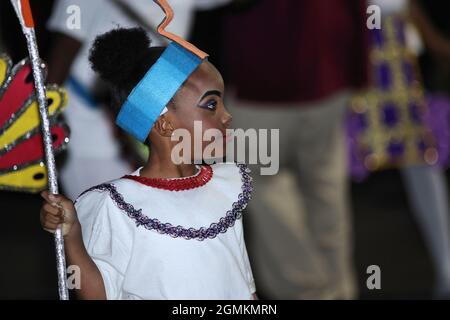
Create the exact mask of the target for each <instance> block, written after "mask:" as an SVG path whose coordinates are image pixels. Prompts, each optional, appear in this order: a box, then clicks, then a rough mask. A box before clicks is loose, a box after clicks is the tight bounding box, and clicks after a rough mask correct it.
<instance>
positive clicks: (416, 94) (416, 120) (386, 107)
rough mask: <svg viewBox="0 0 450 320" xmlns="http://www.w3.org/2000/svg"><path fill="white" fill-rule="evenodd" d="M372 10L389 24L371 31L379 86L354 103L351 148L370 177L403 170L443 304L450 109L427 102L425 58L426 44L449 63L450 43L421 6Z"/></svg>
mask: <svg viewBox="0 0 450 320" xmlns="http://www.w3.org/2000/svg"><path fill="white" fill-rule="evenodd" d="M369 4H370V5H377V6H378V7H379V8H380V12H381V24H380V27H379V28H373V29H372V30H370V36H371V37H370V39H371V42H370V48H371V51H370V62H371V68H370V80H371V81H370V85H371V86H370V87H369V89H368V90H365V91H364V92H362V93H361V94H358V95H356V96H355V97H354V99H353V101H352V110H353V113H352V117H353V118H352V119H354V122H353V125H351V126H350V127H349V128H350V131H349V132H350V141H356V142H351V143H350V144H349V145H350V152H351V159H352V160H353V159H358V158H359V159H360V161H361V168H366V169H368V171H376V170H383V169H384V168H390V167H397V168H399V169H400V172H401V175H402V178H403V182H404V185H405V189H406V192H407V195H408V198H409V202H410V205H411V209H412V212H413V214H414V215H415V218H416V221H417V224H418V227H419V229H420V231H421V232H422V235H423V237H424V240H425V244H426V246H427V248H428V250H429V252H430V253H431V258H432V262H433V265H434V268H435V288H434V289H435V297H436V298H442V297H448V296H449V294H450V232H449V231H450V229H449V228H450V224H449V203H448V191H447V182H446V179H445V173H444V170H443V168H442V166H447V165H448V157H449V148H450V145H449V144H450V142H449V141H445V140H448V133H446V132H448V131H449V123H448V120H444V122H442V118H446V117H448V112H449V105H448V104H442V102H439V103H438V104H436V99H434V98H430V97H426V95H425V93H424V88H423V84H422V81H421V77H420V71H419V69H418V63H417V55H418V54H419V53H420V52H421V51H423V44H425V46H426V47H427V48H428V49H429V50H430V51H431V52H432V53H433V54H436V56H441V57H442V56H443V55H445V51H446V48H448V47H449V45H450V42H449V40H448V39H445V37H444V36H442V35H441V34H439V33H438V32H437V31H436V29H435V27H434V25H433V23H432V22H431V21H430V20H429V19H428V18H427V17H426V16H425V15H424V12H423V10H422V9H421V7H420V6H419V5H418V2H417V1H416V0H410V1H408V0H371V1H369ZM417 28H418V29H417ZM417 30H418V31H419V32H420V33H421V35H422V38H421V37H420V36H419V33H418V32H417ZM422 39H423V41H422ZM447 54H448V53H447ZM447 59H448V57H447ZM446 113H447V115H446ZM355 146H356V147H355ZM354 147H355V148H354ZM353 148H354V150H353V151H352V149H353ZM355 150H357V151H356V152H354V151H355ZM356 167H357V161H356V162H354V163H352V173H353V174H354V175H355V176H356V174H355V173H356V172H357V170H356V169H355V168H356ZM368 171H367V172H368Z"/></svg>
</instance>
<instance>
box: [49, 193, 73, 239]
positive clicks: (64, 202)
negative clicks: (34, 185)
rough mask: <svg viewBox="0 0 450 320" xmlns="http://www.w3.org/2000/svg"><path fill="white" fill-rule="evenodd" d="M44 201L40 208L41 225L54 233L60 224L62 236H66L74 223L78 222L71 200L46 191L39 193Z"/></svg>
mask: <svg viewBox="0 0 450 320" xmlns="http://www.w3.org/2000/svg"><path fill="white" fill-rule="evenodd" d="M41 196H42V197H43V198H44V199H45V201H46V202H45V203H44V204H43V206H42V208H41V225H42V228H43V229H44V230H45V231H48V232H51V233H55V231H56V229H57V228H58V226H59V225H62V233H63V236H67V235H68V234H69V232H70V230H71V229H72V226H73V225H74V224H75V223H78V218H77V213H76V210H75V207H74V205H73V202H72V201H71V200H69V199H67V198H66V197H64V196H63V195H60V194H58V195H53V194H50V193H49V192H48V191H44V192H42V193H41Z"/></svg>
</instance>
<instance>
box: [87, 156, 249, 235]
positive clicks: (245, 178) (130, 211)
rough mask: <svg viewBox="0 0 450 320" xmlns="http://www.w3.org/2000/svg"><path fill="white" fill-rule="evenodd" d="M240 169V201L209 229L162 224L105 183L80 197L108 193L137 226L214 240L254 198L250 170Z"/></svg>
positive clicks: (238, 217)
mask: <svg viewBox="0 0 450 320" xmlns="http://www.w3.org/2000/svg"><path fill="white" fill-rule="evenodd" d="M236 165H237V166H238V167H239V171H240V174H241V180H242V192H241V193H240V194H239V196H238V201H236V202H234V203H233V205H232V209H231V210H229V211H228V212H227V214H226V216H225V217H222V218H220V220H219V222H218V223H212V224H211V226H210V227H209V228H204V227H202V228H200V229H194V228H189V229H186V228H184V227H182V226H177V227H175V226H173V225H172V224H170V223H162V222H160V221H159V220H158V219H151V218H149V217H147V216H145V215H144V214H143V213H142V209H135V208H134V207H133V206H132V205H131V204H129V203H127V202H125V200H124V199H123V196H122V195H121V194H120V193H119V192H118V191H117V189H116V187H115V186H114V185H113V184H109V183H105V184H101V185H98V186H95V187H92V188H90V189H88V190H86V191H85V192H83V193H82V194H81V195H80V197H81V196H82V195H83V194H85V193H87V192H89V191H94V190H95V191H108V192H109V195H110V197H111V199H112V200H113V201H114V203H115V204H116V205H117V207H118V208H119V209H120V210H122V211H123V212H125V213H126V214H127V216H128V217H130V218H131V219H133V220H135V222H136V226H137V227H140V226H144V228H146V229H147V230H155V231H157V232H159V233H160V234H167V235H170V236H171V237H173V238H179V237H182V238H184V239H186V240H191V239H196V240H199V241H203V240H205V239H214V238H215V237H217V235H219V233H225V232H227V230H228V228H230V227H233V226H234V223H235V222H236V220H238V219H240V218H241V217H242V210H244V209H245V208H246V206H247V203H248V202H249V201H250V200H251V198H252V191H253V187H252V177H251V176H250V169H249V168H247V166H246V165H245V164H236Z"/></svg>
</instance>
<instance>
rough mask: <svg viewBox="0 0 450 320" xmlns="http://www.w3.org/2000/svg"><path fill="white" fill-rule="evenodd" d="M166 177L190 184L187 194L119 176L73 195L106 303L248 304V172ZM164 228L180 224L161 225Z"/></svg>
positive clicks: (232, 169)
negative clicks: (213, 301)
mask: <svg viewBox="0 0 450 320" xmlns="http://www.w3.org/2000/svg"><path fill="white" fill-rule="evenodd" d="M198 168H200V167H198ZM208 170H209V171H208ZM246 170H247V171H246ZM139 171H140V169H139V170H137V171H136V172H134V173H133V174H132V176H134V177H138V176H139ZM207 173H209V174H211V173H212V177H211V178H210V179H209V180H208V177H207ZM205 177H206V178H205ZM195 179H197V180H195ZM170 180H171V181H174V184H175V185H177V186H178V185H180V184H181V183H183V180H185V182H186V180H187V181H189V180H195V181H194V182H193V188H192V189H189V190H184V191H170V190H166V189H159V188H156V187H155V186H149V185H146V184H143V183H142V182H139V181H135V180H132V179H130V178H121V179H118V180H115V181H112V182H111V183H109V184H103V185H100V186H97V187H94V188H91V189H90V190H88V191H87V192H85V193H84V194H82V195H81V196H80V197H79V198H78V200H77V202H76V204H75V206H76V209H77V214H78V217H79V220H80V222H81V225H82V232H83V241H84V243H85V246H86V249H87V251H88V253H89V255H90V256H91V257H92V259H93V260H94V262H95V263H96V265H97V266H98V268H99V270H100V272H101V274H102V277H103V281H104V284H105V288H106V294H107V298H108V299H146V300H147V299H148V300H153V299H170V300H175V299H180V300H184V299H217V300H225V299H237V300H245V299H252V294H253V293H254V292H255V284H254V280H253V275H252V271H251V267H250V263H249V259H248V255H247V249H246V247H245V242H244V235H243V228H242V218H241V212H242V210H243V209H244V208H245V206H246V204H247V202H248V200H249V199H250V198H251V178H250V176H249V175H248V169H246V167H245V166H243V165H236V164H234V163H224V164H215V165H212V166H210V167H209V166H202V167H201V169H200V170H199V172H198V173H197V174H196V175H194V176H192V177H189V178H181V179H170ZM166 181H167V179H166ZM198 181H200V182H198ZM233 208H234V209H233ZM225 217H226V219H225ZM233 217H234V218H233ZM154 219H157V221H156V220H154ZM219 221H221V222H220V223H219ZM158 222H160V223H158ZM166 223H170V224H171V226H173V227H177V226H181V227H179V228H178V229H176V228H170V226H168V225H165V228H164V224H166ZM216 223H219V226H217V225H216ZM190 228H193V229H191V231H190V232H189V230H187V229H190ZM200 228H204V229H203V230H200ZM220 228H222V230H221V231H222V232H218V229H220ZM155 229H160V230H159V232H158V231H156V230H155ZM161 229H165V231H163V230H161ZM192 230H194V231H192ZM164 232H165V233H164ZM167 233H170V234H171V235H169V234H167ZM202 237H206V239H204V240H199V238H200V239H201V238H202ZM189 238H190V239H189Z"/></svg>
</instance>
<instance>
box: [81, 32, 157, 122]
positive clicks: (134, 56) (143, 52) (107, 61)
mask: <svg viewBox="0 0 450 320" xmlns="http://www.w3.org/2000/svg"><path fill="white" fill-rule="evenodd" d="M150 45H151V40H150V38H149V37H148V35H147V32H146V31H145V30H144V29H142V28H127V29H125V28H117V29H114V30H111V31H109V32H107V33H105V34H102V35H100V36H98V37H97V38H96V39H95V41H94V43H93V45H92V48H91V49H90V52H89V61H90V63H91V67H92V69H93V70H94V71H95V72H96V73H97V74H98V75H99V76H100V78H101V79H102V80H104V81H105V82H106V83H107V85H108V86H109V88H110V91H111V107H112V108H113V111H114V113H115V114H116V115H117V113H118V112H119V110H120V107H121V106H122V105H123V103H124V102H125V100H126V99H127V97H128V96H129V94H130V93H131V91H132V90H133V89H134V87H135V86H136V85H137V84H138V83H139V81H141V79H142V78H143V77H144V76H145V74H146V73H147V71H148V70H149V69H150V67H151V66H152V65H153V64H154V63H155V62H156V61H157V60H158V58H159V57H160V56H161V54H162V53H163V52H164V49H165V48H164V47H150Z"/></svg>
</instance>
